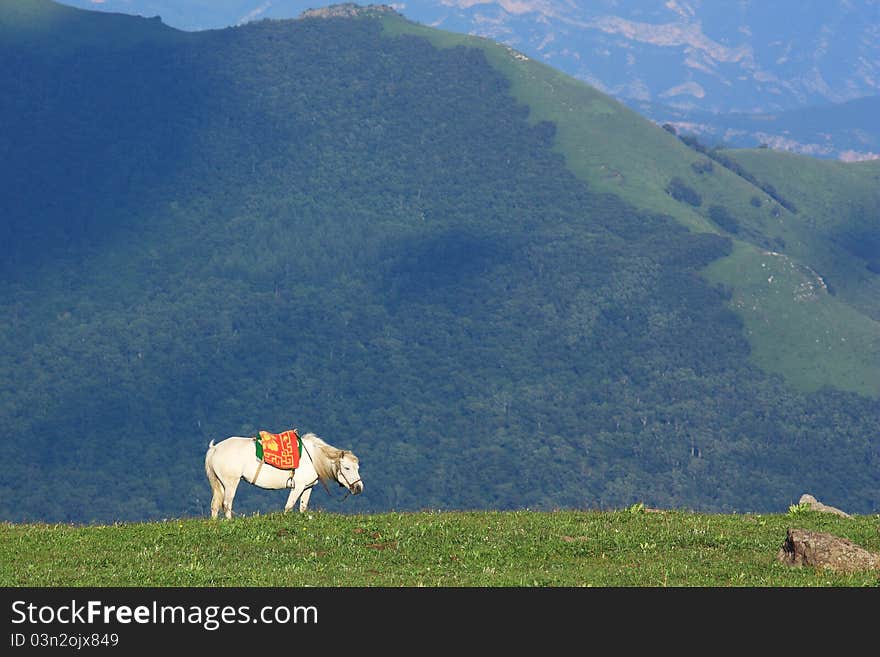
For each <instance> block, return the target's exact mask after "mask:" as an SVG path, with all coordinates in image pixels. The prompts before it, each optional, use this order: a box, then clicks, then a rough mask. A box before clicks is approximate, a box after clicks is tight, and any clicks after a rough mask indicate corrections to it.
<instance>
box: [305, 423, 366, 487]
mask: <svg viewBox="0 0 880 657" xmlns="http://www.w3.org/2000/svg"><path fill="white" fill-rule="evenodd" d="M302 441H303V444H304V445H305V442H306V441H308V443H309V444H308V445H305V447H306V449H308V450H309V455H310V456H311V459H312V463H314V465H315V472H317V473H318V476H319V477H320V478H321V480H323V481H334V480H335V479H336V472H335V471H334V469H333V468H334V466H336V467H337V468H338V467H339V466H338V464H339V459H341V458H342V457H343V456H345V455H346V454H348V455H349V456H351V458H352V459H354V461H355V462H357V460H358V458H357V456H355V455H354V454H352V453H351V452H349V451H348V450H345V449H339V448H337V447H333V445H329V444H328V443H327V442H325V441H324V439H323V438H320V437H319V436H317V435H316V434H314V433H306V434H303V435H302Z"/></svg>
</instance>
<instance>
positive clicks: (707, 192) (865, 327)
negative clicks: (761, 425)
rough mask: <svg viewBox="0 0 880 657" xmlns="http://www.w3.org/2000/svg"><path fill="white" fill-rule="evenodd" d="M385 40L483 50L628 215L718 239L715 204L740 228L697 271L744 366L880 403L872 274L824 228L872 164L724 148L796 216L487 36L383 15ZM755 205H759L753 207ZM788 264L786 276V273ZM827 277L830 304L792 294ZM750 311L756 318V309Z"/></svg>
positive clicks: (873, 179) (857, 194) (872, 193)
mask: <svg viewBox="0 0 880 657" xmlns="http://www.w3.org/2000/svg"><path fill="white" fill-rule="evenodd" d="M383 24H384V29H385V32H386V33H387V34H388V35H389V36H396V35H401V34H412V35H418V36H423V37H425V38H427V39H429V40H430V41H431V42H432V43H433V44H434V45H435V46H437V47H440V48H451V47H455V46H468V47H476V48H480V49H482V50H483V51H484V53H485V54H486V58H487V60H488V61H489V62H490V64H492V65H493V66H494V67H495V68H496V69H498V70H499V71H501V72H502V73H503V74H504V75H505V76H506V77H507V78H508V79H509V80H510V82H511V94H512V95H513V96H514V97H515V98H516V99H517V100H518V101H520V102H522V103H523V104H524V105H527V106H528V107H529V110H530V114H529V118H530V120H531V121H532V122H538V121H552V122H554V123H555V124H556V127H557V138H556V149H557V150H558V151H559V152H560V153H561V154H562V155H563V156H564V157H565V159H566V162H567V165H568V167H569V169H570V170H571V171H572V172H573V173H574V174H575V175H576V176H578V177H579V178H581V179H582V180H585V181H586V182H587V183H588V184H589V185H590V186H591V188H592V189H595V190H597V191H602V192H609V193H613V194H616V195H618V196H620V197H621V198H623V199H625V200H626V201H628V202H629V203H631V204H632V205H634V206H635V207H638V208H641V209H643V210H648V211H650V212H654V213H661V214H668V215H670V216H672V217H674V218H675V219H676V220H677V221H679V222H680V223H682V224H683V225H685V226H687V227H688V228H689V229H691V230H693V231H696V232H710V231H711V232H716V233H723V231H722V230H721V229H719V228H718V227H717V226H715V225H714V224H713V223H712V222H711V221H710V220H709V219H708V215H709V207H710V206H712V205H721V206H723V207H724V208H726V209H727V211H728V212H729V213H730V214H731V215H733V216H735V217H736V218H737V220H738V221H739V222H740V224H741V226H742V231H741V233H740V234H738V235H737V236H732V237H734V239H735V244H736V247H735V249H734V252H733V254H732V255H731V256H729V257H728V258H725V259H722V260H721V261H719V262H717V263H714V264H713V266H712V267H711V268H710V269H708V270H707V271H706V276H707V278H708V279H710V280H711V281H713V282H715V283H718V284H721V285H724V286H725V287H727V288H729V289H730V290H731V291H732V293H733V299H732V303H731V308H732V310H734V311H735V312H736V313H737V314H739V315H740V317H741V318H742V319H743V322H744V323H745V325H746V327H747V337H748V340H749V342H750V344H751V346H752V350H753V356H752V361H753V362H754V363H755V364H756V365H758V366H759V367H761V368H763V369H765V370H766V371H769V372H773V373H777V374H781V375H782V376H783V377H785V379H786V381H787V382H788V383H789V384H790V385H792V387H794V388H796V389H798V390H801V391H815V390H818V389H820V388H822V387H823V386H826V385H827V386H833V387H837V388H839V389H841V390H847V391H851V392H857V393H859V394H862V395H867V396H872V397H878V396H880V358H876V357H875V354H877V353H878V350H880V322H878V321H876V320H875V319H872V317H876V316H877V314H872V313H871V310H872V309H875V310H876V311H877V312H880V302H878V301H877V300H878V299H880V276H877V275H872V274H870V273H868V272H867V271H866V270H865V269H864V265H863V263H860V262H857V261H855V260H854V259H853V258H852V257H850V256H847V255H845V254H842V253H841V251H840V248H839V247H836V246H835V244H834V243H833V242H832V241H831V240H829V238H828V235H827V234H826V232H825V231H823V227H824V226H826V225H827V224H829V223H832V222H833V221H834V220H835V217H838V216H839V215H840V208H841V207H843V206H844V205H847V206H851V207H854V208H857V209H858V208H862V207H868V206H870V203H872V202H874V201H873V200H872V199H876V197H877V190H878V189H880V184H878V181H880V176H878V170H880V166H878V165H877V163H842V162H824V161H818V160H812V159H811V158H807V157H804V156H794V155H787V154H784V153H774V152H772V151H769V150H766V149H763V150H756V151H743V152H740V151H725V154H726V155H728V156H731V157H734V159H735V160H737V161H738V162H740V163H741V164H742V165H743V166H744V167H745V168H746V170H747V171H749V172H750V173H752V174H753V175H755V176H756V178H757V179H758V180H759V181H761V182H762V183H770V184H772V185H774V187H776V188H777V190H778V191H779V192H780V193H781V194H782V195H783V196H784V197H786V198H788V199H790V200H793V201H794V202H795V205H796V206H797V207H798V209H799V212H798V213H797V214H795V213H792V212H790V211H788V210H786V209H785V208H783V207H781V206H779V205H778V204H777V203H775V202H773V201H772V200H771V199H769V197H768V196H767V194H766V193H765V192H763V191H762V190H761V189H760V188H758V187H756V186H755V185H753V184H751V183H749V182H748V181H746V180H745V179H743V178H741V177H740V176H737V175H736V174H734V173H732V172H731V171H729V170H728V169H726V168H724V167H723V166H721V165H720V164H718V163H717V162H716V163H714V165H713V168H712V172H711V173H698V172H697V171H695V170H694V169H693V168H692V164H694V163H697V162H702V161H706V159H707V158H706V156H704V155H702V154H700V153H697V152H696V151H694V150H693V149H690V148H688V147H687V146H685V145H684V144H683V143H682V142H681V141H680V140H679V139H678V138H676V137H675V136H673V135H671V134H670V133H668V132H666V131H665V130H662V129H661V128H659V127H658V126H656V125H654V124H653V123H651V122H650V121H648V120H646V119H645V118H643V117H641V116H640V115H639V114H637V113H636V112H634V111H632V110H630V109H629V108H627V107H625V106H623V105H622V104H621V103H618V102H617V101H615V100H614V99H612V98H610V97H609V96H606V95H605V94H603V93H601V92H599V91H598V90H596V89H594V88H593V87H591V86H589V85H587V84H586V83H583V82H581V81H579V80H576V79H575V78H572V77H570V76H567V75H565V74H563V73H561V72H559V71H557V70H555V69H553V68H551V67H549V66H547V65H545V64H542V63H540V62H536V61H534V60H531V59H528V58H526V57H524V56H522V55H520V54H519V53H516V52H515V51H513V50H511V49H510V48H508V47H506V46H503V45H501V44H498V43H496V42H494V41H492V40H490V39H484V38H481V37H474V36H468V35H461V34H455V33H452V32H446V31H443V30H437V29H434V28H429V27H425V26H421V25H418V24H415V23H411V22H409V21H406V20H403V19H400V18H397V17H389V18H385V19H383ZM673 177H679V178H681V179H682V180H683V181H684V182H685V183H686V184H687V185H688V186H689V187H691V188H692V189H694V190H695V191H696V192H697V193H699V194H700V196H701V197H702V201H703V202H702V204H701V205H700V206H699V207H693V206H691V205H688V204H687V203H682V202H679V201H676V200H675V199H673V198H672V197H671V196H670V195H669V194H668V193H667V192H666V191H665V189H666V186H667V184H668V183H669V181H670V180H671V179H672V178H673ZM755 198H757V199H760V200H761V203H760V205H755V204H753V202H752V200H753V199H755ZM778 240H782V241H784V243H785V244H786V249H785V250H786V254H787V256H788V258H787V261H786V263H785V265H784V266H783V267H782V268H780V271H779V272H777V278H776V280H777V281H780V280H783V279H786V280H787V281H788V282H789V283H791V285H790V286H789V287H790V290H788V289H786V293H784V294H783V293H781V292H780V290H781V288H780V286H775V287H773V286H768V285H767V284H766V282H767V278H768V276H767V271H766V267H765V263H766V261H767V251H768V245H769V244H774V243H776V242H777V241H778ZM790 265H793V267H794V269H793V270H792V271H789V269H790ZM810 270H812V271H813V272H819V273H820V274H822V275H824V276H826V277H829V276H830V277H831V278H832V279H833V281H834V283H835V286H834V287H835V289H836V291H837V292H839V294H838V296H837V297H836V298H835V296H833V295H831V294H829V293H827V291H825V290H824V289H823V290H819V291H817V292H816V294H814V295H813V296H812V297H811V299H810V303H809V304H804V303H802V298H801V296H800V295H799V294H797V293H796V291H797V290H800V288H801V286H802V284H804V283H805V282H808V279H809V278H810V277H811V275H809V274H807V275H805V274H804V272H810ZM756 309H757V310H756Z"/></svg>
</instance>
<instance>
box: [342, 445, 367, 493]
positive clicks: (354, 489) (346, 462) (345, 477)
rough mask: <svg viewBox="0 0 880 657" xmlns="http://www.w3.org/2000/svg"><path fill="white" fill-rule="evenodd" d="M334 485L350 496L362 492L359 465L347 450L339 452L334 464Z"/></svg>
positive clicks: (355, 457)
mask: <svg viewBox="0 0 880 657" xmlns="http://www.w3.org/2000/svg"><path fill="white" fill-rule="evenodd" d="M336 483H338V484H339V485H340V486H342V487H343V488H347V489H348V492H349V493H351V494H352V495H358V494H360V493H363V492H364V482H363V481H361V475H360V464H359V463H358V457H357V456H355V455H354V454H353V453H352V452H350V451H348V450H347V449H344V450H340V454H339V459H338V460H337V463H336Z"/></svg>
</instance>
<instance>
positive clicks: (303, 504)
mask: <svg viewBox="0 0 880 657" xmlns="http://www.w3.org/2000/svg"><path fill="white" fill-rule="evenodd" d="M311 496H312V489H311V488H306V489H305V490H304V491H303V492H302V497H300V498H299V512H300V513H305V512H306V509H308V508H309V498H310V497H311Z"/></svg>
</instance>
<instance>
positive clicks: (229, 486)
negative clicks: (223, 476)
mask: <svg viewBox="0 0 880 657" xmlns="http://www.w3.org/2000/svg"><path fill="white" fill-rule="evenodd" d="M240 481H241V479H240V478H239V479H235V480H233V481H226V482H223V488H224V491H223V513H225V514H226V517H227V518H231V517H232V500H233V499H234V498H235V491H236V490H237V489H238V484H239V482H240Z"/></svg>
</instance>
